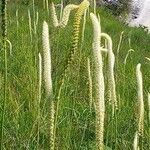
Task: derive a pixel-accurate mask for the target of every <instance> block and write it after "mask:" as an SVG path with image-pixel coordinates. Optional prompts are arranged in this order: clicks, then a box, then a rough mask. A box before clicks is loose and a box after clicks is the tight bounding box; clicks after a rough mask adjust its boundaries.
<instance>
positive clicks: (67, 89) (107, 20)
mask: <svg viewBox="0 0 150 150" xmlns="http://www.w3.org/2000/svg"><path fill="white" fill-rule="evenodd" d="M58 11H59V10H58ZM90 11H91V12H92V11H93V8H90ZM29 12H30V15H31V26H32V30H31V32H30V28H29ZM7 13H8V40H9V41H10V42H11V44H12V50H10V49H9V44H7V56H8V57H7V63H8V68H7V71H8V75H7V77H8V78H7V83H6V84H7V98H6V107H5V115H4V124H3V143H2V144H3V145H2V149H5V150H24V149H29V150H37V149H40V150H47V149H49V133H48V132H49V119H48V118H49V116H48V114H49V113H48V112H49V109H50V106H49V102H48V101H47V100H46V99H45V90H44V87H43V85H42V93H41V102H40V104H39V103H38V102H39V101H38V100H39V94H38V93H39V91H38V90H39V89H38V88H39V87H38V85H39V79H38V72H39V69H38V68H39V58H38V54H39V52H42V26H43V21H46V22H47V23H48V25H49V37H50V39H49V40H50V47H51V58H52V80H53V93H54V99H55V96H56V94H57V92H58V87H59V80H60V78H61V74H62V72H63V69H64V67H65V62H66V59H67V57H68V54H69V51H70V49H71V44H72V43H71V42H72V41H71V39H72V32H73V26H72V24H73V17H74V13H71V18H70V20H69V22H68V25H67V26H66V27H65V28H60V29H58V28H54V27H53V25H52V19H51V15H50V9H49V11H47V10H46V8H45V9H44V8H43V5H42V4H35V5H32V3H31V5H25V4H22V3H19V4H18V3H16V4H15V3H13V2H9V3H8V11H7ZM97 13H99V14H100V18H101V26H102V32H105V33H107V34H109V35H110V36H111V38H112V41H113V51H114V54H115V56H116V62H115V80H116V93H117V100H118V104H119V105H118V110H117V111H116V114H115V118H112V111H111V106H110V104H109V98H108V90H107V85H106V89H105V104H106V113H105V130H104V144H105V145H107V146H108V148H107V149H108V150H109V148H110V150H111V149H112V150H130V149H133V140H134V135H135V132H136V130H137V126H138V125H137V118H138V115H137V81H136V75H135V71H136V65H137V64H138V63H141V70H142V74H143V87H144V104H145V119H144V135H143V137H140V150H148V149H149V148H150V121H149V120H148V115H149V111H150V110H148V97H147V95H148V92H150V61H148V60H147V59H146V58H145V57H149V58H150V46H149V43H150V34H147V33H146V32H145V31H144V30H143V29H140V28H139V29H137V28H130V27H128V26H127V25H125V24H122V23H120V22H119V21H118V19H117V18H115V17H114V16H112V15H111V14H110V13H108V12H107V11H106V10H103V9H99V8H98V9H97ZM58 14H59V13H58ZM37 15H38V20H37ZM36 20H37V24H36V23H35V25H34V22H36ZM0 24H1V23H0ZM82 24H83V19H82V23H81V27H82ZM122 32H123V34H122V40H121V44H120V47H119V49H118V45H119V40H120V35H121V33H122ZM81 33H82V28H81V30H80V42H79V45H78V52H77V53H76V54H75V57H74V60H73V62H72V64H71V66H70V68H69V71H68V72H67V76H66V77H65V83H64V86H63V87H62V92H61V96H60V103H59V112H58V116H57V117H58V121H57V132H56V144H55V146H56V149H58V150H96V140H95V109H94V104H92V109H91V110H90V105H89V104H90V100H89V99H90V98H89V81H88V69H87V68H88V67H87V58H89V59H90V64H91V74H92V77H93V71H92V69H93V58H92V40H93V30H92V23H91V20H90V17H89V14H88V13H87V20H86V26H85V32H84V40H83V41H82V42H81V39H82V37H81ZM1 39H2V36H1V35H0V41H2V40H1ZM1 43H2V42H1ZM103 43H104V41H103ZM130 49H133V50H134V51H133V52H130V53H129V55H128V57H127V60H126V64H125V63H124V61H125V58H126V56H127V54H128V51H129V50H130ZM0 53H1V55H0V91H1V92H0V109H1V112H2V111H3V110H2V103H3V99H4V96H3V93H4V70H5V69H6V68H5V67H4V55H3V50H2V44H0ZM103 59H104V78H105V83H107V82H108V78H109V77H108V75H107V55H106V54H103ZM93 86H94V85H93ZM93 89H94V88H93ZM93 103H94V90H93ZM55 104H56V101H55ZM39 110H40V114H39V113H38V111H39ZM1 116H2V113H0V118H1ZM39 116H40V119H39ZM38 133H39V140H38Z"/></svg>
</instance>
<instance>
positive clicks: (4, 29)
mask: <svg viewBox="0 0 150 150" xmlns="http://www.w3.org/2000/svg"><path fill="white" fill-rule="evenodd" d="M6 6H7V1H6V0H2V10H1V13H2V37H3V48H2V49H3V51H4V69H5V71H4V99H3V102H2V115H1V116H2V117H1V125H0V128H1V129H0V150H2V149H3V135H4V133H3V132H4V131H3V126H4V117H5V108H6V98H7V49H6V40H7V15H6V10H7V9H6Z"/></svg>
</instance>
